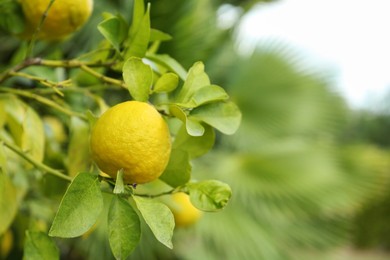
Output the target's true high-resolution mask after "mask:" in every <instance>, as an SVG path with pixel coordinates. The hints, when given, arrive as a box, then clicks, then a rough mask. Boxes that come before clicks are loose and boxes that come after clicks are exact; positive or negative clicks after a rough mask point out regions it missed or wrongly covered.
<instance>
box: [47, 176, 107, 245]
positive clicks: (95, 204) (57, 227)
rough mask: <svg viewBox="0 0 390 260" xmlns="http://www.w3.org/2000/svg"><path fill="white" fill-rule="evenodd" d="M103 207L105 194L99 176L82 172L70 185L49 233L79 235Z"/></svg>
mask: <svg viewBox="0 0 390 260" xmlns="http://www.w3.org/2000/svg"><path fill="white" fill-rule="evenodd" d="M102 209H103V196H102V193H101V190H100V184H99V181H98V178H97V176H93V175H91V174H90V173H80V174H79V175H77V176H76V177H75V178H74V179H73V181H72V183H71V184H70V186H69V187H68V189H67V191H66V193H65V195H64V197H63V198H62V201H61V204H60V207H59V209H58V212H57V214H56V216H55V217H54V221H53V224H52V226H51V228H50V231H49V235H50V236H55V237H68V238H69V237H77V236H80V235H82V234H84V233H85V232H86V231H88V230H89V229H90V228H91V227H92V226H93V224H94V223H95V222H96V220H97V218H98V217H99V214H100V212H101V211H102Z"/></svg>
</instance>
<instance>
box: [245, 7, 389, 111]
mask: <svg viewBox="0 0 390 260" xmlns="http://www.w3.org/2000/svg"><path fill="white" fill-rule="evenodd" d="M239 37H243V38H244V39H245V40H244V41H242V44H241V45H240V47H241V49H243V50H246V51H248V50H249V51H250V50H251V49H253V48H254V46H255V43H254V41H252V39H256V40H258V41H260V43H261V42H262V41H267V40H270V39H279V40H282V41H283V42H287V43H289V44H290V45H291V46H293V47H294V46H295V47H297V49H298V50H304V52H305V53H308V54H309V55H310V57H311V58H313V60H315V61H316V62H319V63H320V64H321V65H322V64H323V65H324V68H325V69H331V70H332V71H336V76H337V78H336V84H337V85H338V86H337V87H339V88H340V90H341V92H342V93H343V94H344V95H345V96H346V97H347V99H348V101H349V103H350V104H351V105H352V106H353V107H366V108H374V107H373V106H375V104H376V103H377V101H378V100H379V99H381V98H382V97H383V96H384V95H385V94H386V93H388V92H390V0H371V1H368V0H365V1H364V0H279V1H277V2H275V3H271V4H261V5H259V6H258V8H256V9H255V10H254V11H252V12H251V13H249V14H248V15H247V17H246V18H245V19H244V21H243V24H242V26H241V31H240V36H239Z"/></svg>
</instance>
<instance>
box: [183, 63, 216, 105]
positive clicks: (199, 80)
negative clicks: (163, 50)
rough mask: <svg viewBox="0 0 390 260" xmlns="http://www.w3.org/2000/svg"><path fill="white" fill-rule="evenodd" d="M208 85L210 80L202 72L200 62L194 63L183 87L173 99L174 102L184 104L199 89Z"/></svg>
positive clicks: (202, 66) (202, 68) (202, 67)
mask: <svg viewBox="0 0 390 260" xmlns="http://www.w3.org/2000/svg"><path fill="white" fill-rule="evenodd" d="M208 85H210V79H209V77H208V76H207V74H206V73H205V72H204V65H203V63H202V62H196V63H195V64H194V65H193V66H192V67H191V68H190V70H189V71H188V75H187V78H186V80H185V82H184V85H183V87H182V88H181V89H180V91H179V93H178V94H177V96H176V97H175V101H176V102H178V103H182V104H185V103H187V102H189V101H190V99H191V97H192V96H193V95H194V94H195V92H197V91H198V90H199V89H200V88H202V87H205V86H208Z"/></svg>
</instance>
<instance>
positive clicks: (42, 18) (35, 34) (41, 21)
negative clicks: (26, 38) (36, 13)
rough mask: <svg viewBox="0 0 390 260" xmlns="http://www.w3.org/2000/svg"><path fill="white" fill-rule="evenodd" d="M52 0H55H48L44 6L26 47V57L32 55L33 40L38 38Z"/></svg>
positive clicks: (52, 2)
mask: <svg viewBox="0 0 390 260" xmlns="http://www.w3.org/2000/svg"><path fill="white" fill-rule="evenodd" d="M54 1H55V0H50V2H49V4H48V5H47V7H46V10H45V12H44V13H43V14H42V17H41V20H40V21H39V24H38V26H37V28H36V30H35V32H34V34H33V35H32V38H31V41H30V43H29V45H28V48H27V53H26V57H27V58H30V57H31V56H32V55H33V51H34V45H35V41H36V40H37V38H38V35H39V33H40V31H41V29H42V26H43V23H44V22H45V20H46V18H47V14H48V13H49V10H50V8H51V6H52V5H53V4H54Z"/></svg>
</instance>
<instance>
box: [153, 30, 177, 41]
mask: <svg viewBox="0 0 390 260" xmlns="http://www.w3.org/2000/svg"><path fill="white" fill-rule="evenodd" d="M169 40H172V36H170V35H169V34H167V33H165V32H162V31H160V30H157V29H151V30H150V41H151V42H154V41H169Z"/></svg>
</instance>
